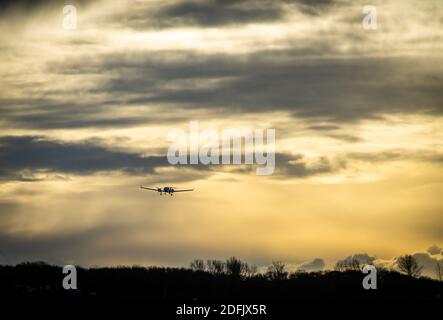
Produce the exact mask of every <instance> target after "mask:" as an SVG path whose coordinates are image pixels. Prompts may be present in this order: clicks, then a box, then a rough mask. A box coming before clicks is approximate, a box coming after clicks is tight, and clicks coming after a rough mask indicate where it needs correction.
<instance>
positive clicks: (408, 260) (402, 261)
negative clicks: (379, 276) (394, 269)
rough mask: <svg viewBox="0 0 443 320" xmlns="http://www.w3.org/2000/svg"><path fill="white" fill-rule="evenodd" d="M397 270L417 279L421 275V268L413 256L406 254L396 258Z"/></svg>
mask: <svg viewBox="0 0 443 320" xmlns="http://www.w3.org/2000/svg"><path fill="white" fill-rule="evenodd" d="M396 263H397V266H398V269H399V270H400V271H401V272H403V273H405V274H407V275H408V276H411V277H418V276H420V274H421V270H422V269H423V266H421V265H419V264H418V262H417V259H415V258H414V257H413V256H411V255H409V254H406V255H404V256H401V257H398V258H397V262H396Z"/></svg>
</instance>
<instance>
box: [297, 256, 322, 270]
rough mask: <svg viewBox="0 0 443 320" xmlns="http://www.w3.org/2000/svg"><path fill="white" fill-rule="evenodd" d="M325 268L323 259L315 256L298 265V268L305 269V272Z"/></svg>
mask: <svg viewBox="0 0 443 320" xmlns="http://www.w3.org/2000/svg"><path fill="white" fill-rule="evenodd" d="M324 268H325V261H324V260H323V259H320V258H315V259H314V260H312V261H310V262H306V263H303V264H301V265H300V266H299V269H302V270H305V271H307V272H312V271H321V270H323V269H324Z"/></svg>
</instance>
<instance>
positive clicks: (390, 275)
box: [0, 257, 443, 300]
mask: <svg viewBox="0 0 443 320" xmlns="http://www.w3.org/2000/svg"><path fill="white" fill-rule="evenodd" d="M415 262H416V261H414V260H411V259H409V257H407V259H406V261H405V263H406V269H405V270H417V267H416V266H415ZM411 266H412V267H411ZM419 267H420V266H418V268H419ZM361 268H362V264H360V263H359V262H358V261H354V260H352V259H350V260H348V261H345V262H340V263H339V264H338V265H336V270H323V271H316V272H306V271H303V270H297V271H293V272H290V271H288V270H286V266H285V264H284V263H282V262H280V261H274V262H273V263H271V265H270V266H269V267H268V268H267V269H266V270H264V272H258V271H257V267H256V266H254V265H250V264H248V263H246V262H244V261H241V260H240V259H237V258H235V257H231V258H229V259H227V260H226V261H221V260H207V261H204V260H201V259H196V260H193V261H192V262H191V263H190V267H189V268H165V267H141V266H132V267H127V266H121V267H112V268H110V267H105V268H82V267H77V268H76V269H77V281H78V286H77V288H78V290H71V291H70V290H64V289H63V287H62V281H63V278H64V277H65V274H63V273H62V267H61V266H54V265H49V264H46V263H44V262H32V263H30V262H27V263H21V264H18V265H15V266H0V296H2V297H64V296H72V295H76V296H80V297H82V298H85V299H95V298H97V297H116V298H119V299H120V298H122V299H129V300H131V299H150V300H174V299H192V300H195V299H197V300H205V299H226V298H229V299H237V298H238V299H244V298H247V299H262V300H272V299H278V300H281V299H283V300H288V299H289V300H293V299H308V300H309V299H310V300H315V299H327V300H328V299H353V300H355V299H367V298H370V299H402V298H404V299H427V300H435V299H439V298H438V297H441V296H442V293H443V283H442V282H440V281H436V280H432V279H428V278H424V277H420V278H417V277H416V276H417V273H415V274H414V273H411V274H408V273H407V272H403V273H400V272H398V271H395V270H389V269H384V268H377V282H378V283H377V290H365V289H364V288H363V287H362V280H363V277H364V274H363V273H362V272H361Z"/></svg>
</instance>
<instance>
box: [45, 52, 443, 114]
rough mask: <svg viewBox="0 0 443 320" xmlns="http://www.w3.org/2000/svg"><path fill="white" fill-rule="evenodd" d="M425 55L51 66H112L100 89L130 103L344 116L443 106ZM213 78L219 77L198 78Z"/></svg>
mask: <svg viewBox="0 0 443 320" xmlns="http://www.w3.org/2000/svg"><path fill="white" fill-rule="evenodd" d="M320 51H321V50H320ZM423 63H424V61H423V60H422V59H419V60H417V59H415V60H411V59H408V58H397V59H389V58H384V59H383V58H359V59H348V60H343V59H319V58H309V57H306V53H305V52H300V51H299V50H280V51H264V52H258V53H253V54H250V55H209V56H207V55H206V56H203V55H197V54H190V53H180V52H169V53H168V52H162V53H161V55H160V54H159V55H155V54H151V55H150V56H146V55H138V54H127V55H126V54H125V55H113V56H105V57H103V58H102V59H101V60H96V61H95V62H94V63H93V66H91V65H88V63H87V62H86V65H85V62H84V61H82V62H81V63H80V62H75V61H74V62H71V63H68V64H67V65H65V66H60V65H58V66H57V65H53V66H52V67H51V72H60V73H64V72H69V70H76V72H83V70H84V72H86V71H87V70H90V69H94V68H95V69H99V70H103V72H109V73H112V76H110V78H109V79H108V80H107V81H105V82H104V83H103V84H98V85H97V87H96V89H95V90H97V92H98V93H100V92H102V93H114V94H115V97H116V98H115V99H122V100H123V99H125V101H126V103H128V104H159V103H161V104H166V105H175V106H179V107H186V108H208V109H210V110H219V111H221V112H222V113H223V112H229V113H230V114H232V113H233V112H234V113H235V112H238V113H259V112H266V111H276V110H284V111H288V112H290V113H292V114H293V115H294V116H298V117H304V118H306V119H312V120H326V121H330V122H332V123H334V122H335V123H336V122H349V121H358V120H362V119H371V118H379V117H381V116H382V115H383V114H395V113H406V114H411V113H428V114H442V113H443V107H442V106H443V81H441V79H440V78H439V76H438V73H439V72H440V71H439V68H438V67H437V68H430V67H429V66H428V67H425V66H424V65H423V67H422V68H415V67H414V65H420V64H423ZM207 80H218V82H217V83H216V84H214V85H213V86H209V87H208V86H203V87H202V86H198V85H197V83H198V82H199V81H200V82H202V81H203V82H207ZM182 82H186V85H183V84H182Z"/></svg>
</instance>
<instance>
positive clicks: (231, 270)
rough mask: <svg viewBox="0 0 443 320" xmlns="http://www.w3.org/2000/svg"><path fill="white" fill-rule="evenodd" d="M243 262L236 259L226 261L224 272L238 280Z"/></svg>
mask: <svg viewBox="0 0 443 320" xmlns="http://www.w3.org/2000/svg"><path fill="white" fill-rule="evenodd" d="M242 268H243V262H242V261H241V260H239V259H237V258H236V257H231V258H229V259H228V260H226V272H227V274H229V275H230V276H231V277H233V278H240V277H241V276H242Z"/></svg>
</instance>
